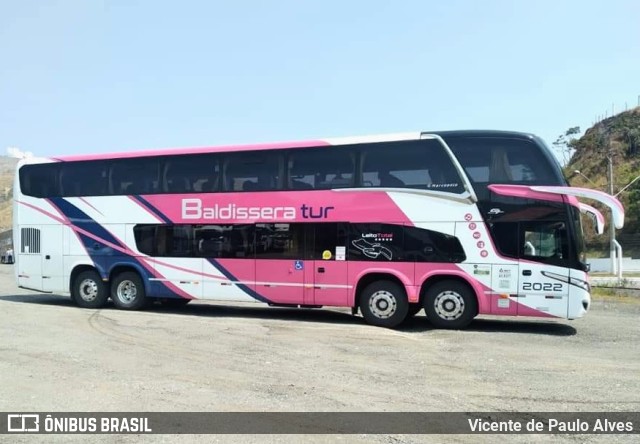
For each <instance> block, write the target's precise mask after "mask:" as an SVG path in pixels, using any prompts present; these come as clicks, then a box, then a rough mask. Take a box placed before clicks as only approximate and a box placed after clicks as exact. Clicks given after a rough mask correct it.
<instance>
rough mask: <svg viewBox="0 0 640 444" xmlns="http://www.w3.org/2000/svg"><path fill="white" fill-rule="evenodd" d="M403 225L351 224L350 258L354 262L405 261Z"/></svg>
mask: <svg viewBox="0 0 640 444" xmlns="http://www.w3.org/2000/svg"><path fill="white" fill-rule="evenodd" d="M403 228H404V227H403V226H402V225H391V224H379V223H373V224H351V225H350V233H349V247H348V258H349V260H354V261H382V262H389V261H401V260H404V259H405V258H404V256H405V255H404V248H403V245H404V230H403Z"/></svg>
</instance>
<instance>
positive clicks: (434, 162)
mask: <svg viewBox="0 0 640 444" xmlns="http://www.w3.org/2000/svg"><path fill="white" fill-rule="evenodd" d="M362 186H364V187H389V188H420V189H427V190H434V191H446V192H449V193H460V192H462V191H464V185H463V183H462V180H461V179H460V176H459V175H458V172H457V170H456V168H455V166H454V164H453V161H452V159H451V158H450V157H449V156H448V155H447V153H446V151H445V149H444V147H443V146H442V145H441V144H440V143H439V142H438V141H436V140H431V139H426V140H416V141H406V142H394V143H377V144H371V145H368V146H366V147H363V148H362Z"/></svg>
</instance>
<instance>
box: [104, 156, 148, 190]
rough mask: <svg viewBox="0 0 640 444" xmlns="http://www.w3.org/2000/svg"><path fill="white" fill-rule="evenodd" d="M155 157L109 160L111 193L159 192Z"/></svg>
mask: <svg viewBox="0 0 640 444" xmlns="http://www.w3.org/2000/svg"><path fill="white" fill-rule="evenodd" d="M158 170H159V161H158V158H157V157H150V158H137V159H118V160H113V161H111V194H115V195H123V194H155V193H159V192H160V186H159V185H160V183H159V180H158Z"/></svg>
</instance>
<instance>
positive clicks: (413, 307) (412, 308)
mask: <svg viewBox="0 0 640 444" xmlns="http://www.w3.org/2000/svg"><path fill="white" fill-rule="evenodd" d="M420 310H422V304H420V303H415V304H414V303H410V304H409V313H408V314H407V318H412V317H414V316H415V315H417V314H418V313H420Z"/></svg>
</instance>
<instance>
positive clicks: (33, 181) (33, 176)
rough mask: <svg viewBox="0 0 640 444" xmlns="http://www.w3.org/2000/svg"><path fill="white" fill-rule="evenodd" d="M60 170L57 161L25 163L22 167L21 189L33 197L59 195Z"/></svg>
mask: <svg viewBox="0 0 640 444" xmlns="http://www.w3.org/2000/svg"><path fill="white" fill-rule="evenodd" d="M58 171H59V164H57V163H51V164H49V163H44V164H38V165H25V166H23V167H22V168H20V190H21V191H22V193H23V194H25V195H27V196H33V197H55V196H59V195H60V190H59V187H58Z"/></svg>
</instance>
